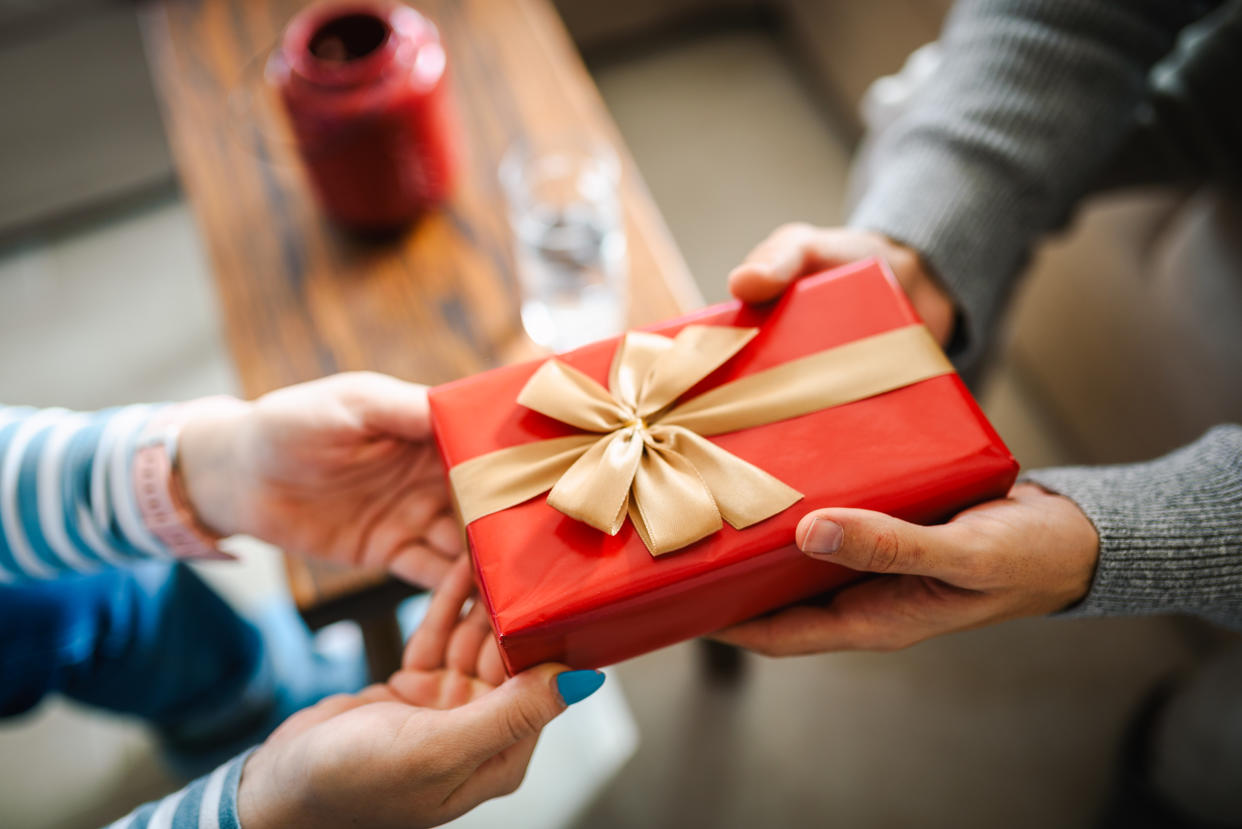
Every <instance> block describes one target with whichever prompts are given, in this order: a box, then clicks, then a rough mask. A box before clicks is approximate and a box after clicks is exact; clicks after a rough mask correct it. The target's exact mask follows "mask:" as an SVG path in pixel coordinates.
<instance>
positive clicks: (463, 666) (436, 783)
mask: <svg viewBox="0 0 1242 829" xmlns="http://www.w3.org/2000/svg"><path fill="white" fill-rule="evenodd" d="M473 587H474V585H473V583H472V581H471V575H470V564H469V560H468V559H466V558H464V557H463V558H462V560H461V561H460V562H459V563H458V564H457V565H455V567H454V568H453V569H452V570H451V571H450V572H449V574H448V575H447V576H446V577H445V579H444V581H443V583H442V584H441V586H440V588H439V589H438V590H437V592H436V594H435V596H434V597H433V598H432V601H431V605H430V607H429V608H428V611H427V616H426V618H425V619H424V621H423V623H422V625H421V626H420V627H419V629H418V631H417V632H416V633H415V634H414V636H413V637H412V638H411V640H410V642H409V645H408V646H407V648H406V653H405V660H404V667H403V668H402V669H401V670H400V671H399V672H397V673H396V674H394V675H393V677H392V678H391V679H390V680H389V681H388V682H387V683H385V684H383V685H373V686H371V687H370V688H367V689H366V690H364V691H362V692H361V693H359V694H356V695H350V696H336V697H329V698H328V699H326V700H324V701H322V702H320V703H319V704H318V705H316V706H314V707H313V708H308V709H307V710H305V711H302V712H301V713H299V714H296V715H294V716H293V717H291V718H289V719H288V720H287V721H286V722H285V723H284V725H282V726H281V727H280V728H279V729H277V730H276V732H275V733H273V734H272V736H271V737H269V738H268V739H267V742H265V743H264V744H263V745H262V746H260V747H259V748H258V750H256V751H255V753H254V754H252V755H251V756H250V758H249V759H248V760H247V761H246V765H245V768H244V769H243V771H242V777H241V783H240V787H239V790H238V811H239V814H240V817H241V823H242V825H243V826H245V827H246V829H269V828H271V827H287V826H296V827H298V829H318V828H319V827H324V829H328V828H329V827H330V828H331V829H337V827H341V826H368V827H375V829H385V827H401V829H410V827H420V826H436V825H439V824H441V823H443V822H445V821H448V820H452V819H453V818H455V817H457V816H458V815H461V814H463V813H465V812H467V811H469V810H470V809H472V808H474V807H475V806H477V805H478V804H480V803H482V802H483V801H485V800H488V799H490V798H493V797H496V796H498V795H503V794H508V793H509V792H512V791H513V790H515V789H516V788H517V787H518V785H519V784H520V783H521V782H522V777H523V775H524V774H525V772H526V766H527V763H529V762H530V757H531V753H532V752H533V751H534V749H535V741H536V740H537V739H538V736H539V732H540V731H541V730H542V729H543V727H544V726H545V725H547V724H548V723H549V722H550V721H551V720H552V719H553V718H554V717H556V716H557V715H558V714H559V713H560V712H561V711H563V710H564V709H565V705H566V700H567V699H568V700H569V701H570V702H574V701H577V700H578V699H581V698H583V697H584V696H586V695H587V694H589V693H590V692H592V691H594V690H595V689H596V688H598V687H599V685H600V683H602V682H603V674H599V673H597V672H595V671H567V670H566V668H565V667H564V666H560V665H550V664H549V665H541V666H539V667H537V668H532V669H531V670H529V671H525V672H523V673H521V674H518V675H517V676H515V677H513V678H511V679H509V680H507V681H504V671H503V669H502V668H501V665H500V660H499V656H498V653H497V651H496V644H495V640H494V638H492V636H491V634H490V630H489V629H488V627H487V620H486V618H485V616H484V615H483V613H482V610H481V605H477V604H476V605H475V607H474V608H472V609H471V611H470V613H468V614H466V616H465V617H464V618H462V617H461V608H462V605H463V604H464V603H465V602H466V600H467V599H468V598H469V597H470V595H471V593H472V591H473ZM584 691H585V692H584Z"/></svg>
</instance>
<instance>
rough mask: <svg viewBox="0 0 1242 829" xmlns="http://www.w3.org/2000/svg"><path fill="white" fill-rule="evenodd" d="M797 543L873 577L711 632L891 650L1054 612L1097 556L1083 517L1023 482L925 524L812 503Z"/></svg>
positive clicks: (738, 640) (794, 644)
mask: <svg viewBox="0 0 1242 829" xmlns="http://www.w3.org/2000/svg"><path fill="white" fill-rule="evenodd" d="M797 541H798V546H799V547H800V548H802V551H803V552H804V553H805V554H806V555H808V556H810V557H811V558H815V559H819V560H822V561H824V562H833V563H836V564H840V565H843V566H845V567H849V568H851V569H853V570H858V571H860V572H864V573H875V574H877V575H875V576H874V577H872V578H868V579H866V580H865V581H861V582H858V583H856V584H853V585H850V586H848V587H845V588H843V589H842V590H840V591H839V592H837V593H835V594H834V595H832V596H831V598H830V599H829V600H828V601H827V603H826V604H818V605H812V604H808V605H799V606H795V607H792V608H789V609H786V610H782V611H778V612H777V613H775V614H773V615H770V616H766V617H761V618H759V619H755V620H752V621H749V622H743V623H742V624H740V625H735V626H733V627H731V628H726V629H725V630H723V631H721V632H719V633H718V634H716V637H715V638H717V639H720V640H721V641H724V642H729V643H732V644H734V645H739V646H741V647H745V648H749V649H751V650H755V651H758V652H759V653H763V654H767V655H769V656H793V655H797V654H808V653H822V652H827V651H841V650H881V651H886V650H895V649H898V648H904V647H907V646H909V645H913V644H914V643H916V642H921V641H922V640H924V639H929V638H931V637H933V636H939V635H940V634H944V633H951V632H953V631H959V630H967V629H969V628H975V627H981V626H983V625H988V624H992V623H995V622H1000V621H1003V620H1005V619H1013V618H1017V617H1020V616H1038V615H1044V614H1048V613H1053V612H1055V611H1058V610H1062V609H1064V608H1065V607H1068V606H1069V605H1071V604H1073V603H1075V602H1077V601H1078V600H1079V599H1081V598H1082V597H1083V596H1084V595H1086V593H1087V589H1088V588H1089V587H1090V584H1091V577H1092V574H1093V572H1094V569H1095V562H1096V559H1097V558H1098V557H1099V536H1098V534H1097V533H1096V531H1095V527H1094V526H1093V525H1092V524H1091V521H1090V520H1089V519H1088V518H1087V516H1086V515H1084V514H1083V513H1082V511H1081V510H1080V509H1079V508H1078V507H1077V505H1075V504H1074V502H1073V501H1070V500H1069V499H1068V498H1063V497H1061V496H1059V495H1052V494H1050V493H1048V492H1046V491H1045V490H1043V489H1041V488H1040V487H1037V486H1035V485H1033V484H1018V485H1017V486H1015V487H1014V488H1013V489H1012V490H1011V491H1010V493H1009V496H1008V497H1007V498H1003V499H1000V500H996V501H989V502H988V503H985V504H980V505H978V506H976V507H972V508H970V509H968V510H966V511H965V512H962V513H959V514H958V515H956V516H954V518H953V519H952V520H951V521H949V522H948V523H947V524H942V525H938V526H932V527H923V526H919V525H917V524H909V523H907V522H905V521H901V520H899V519H896V518H892V517H890V516H887V515H884V514H882V513H878V512H871V511H869V510H859V509H822V510H815V511H814V512H810V513H807V515H806V516H804V517H803V519H802V521H801V522H800V523H799V524H798V530H797Z"/></svg>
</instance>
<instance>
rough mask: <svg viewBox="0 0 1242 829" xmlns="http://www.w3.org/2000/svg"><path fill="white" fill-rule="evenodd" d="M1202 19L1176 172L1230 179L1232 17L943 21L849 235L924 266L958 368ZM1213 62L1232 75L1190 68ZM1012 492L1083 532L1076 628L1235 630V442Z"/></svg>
mask: <svg viewBox="0 0 1242 829" xmlns="http://www.w3.org/2000/svg"><path fill="white" fill-rule="evenodd" d="M1209 14H1210V17H1206V18H1205V15H1209ZM1202 18H1205V19H1203V20H1202V21H1201V22H1200V24H1199V25H1202V26H1204V27H1205V28H1206V29H1208V31H1209V34H1208V35H1207V36H1206V37H1204V38H1203V40H1202V41H1201V46H1202V47H1203V49H1202V50H1201V53H1200V55H1199V57H1198V58H1197V59H1196V60H1191V61H1186V62H1185V63H1186V64H1187V67H1189V70H1191V71H1187V72H1184V73H1182V74H1183V75H1185V76H1187V77H1186V78H1183V85H1184V86H1185V85H1187V84H1188V85H1190V92H1191V93H1198V94H1197V96H1196V95H1195V94H1191V95H1183V96H1182V97H1183V98H1186V99H1190V100H1192V101H1194V100H1197V101H1198V105H1197V106H1194V107H1192V109H1193V110H1195V112H1193V113H1190V114H1194V115H1196V120H1195V121H1194V123H1197V124H1200V125H1202V129H1200V130H1199V133H1198V134H1196V135H1193V136H1191V137H1190V140H1187V141H1186V142H1184V143H1185V145H1186V146H1185V147H1184V148H1183V149H1184V150H1185V152H1183V153H1182V155H1181V157H1182V159H1183V160H1184V161H1186V162H1187V164H1186V167H1187V169H1197V170H1198V171H1199V172H1202V173H1205V174H1213V175H1218V176H1219V175H1230V174H1231V173H1232V172H1234V171H1236V170H1237V169H1239V168H1242V141H1239V140H1237V138H1238V136H1237V135H1230V134H1229V130H1230V129H1231V128H1236V127H1237V125H1238V123H1239V119H1240V118H1242V115H1239V113H1242V103H1240V100H1242V99H1239V97H1238V95H1239V90H1240V89H1242V2H1233V3H1224V4H1222V3H1212V2H1195V1H1194V0H1167V2H1160V0H1128V2H1122V1H1121V0H1111V2H1110V0H970V1H969V2H959V4H958V6H957V7H956V8H955V9H954V12H953V14H952V15H951V16H950V19H949V22H948V24H947V26H946V28H945V32H944V34H943V36H942V38H941V43H942V45H943V54H944V60H943V63H942V64H941V66H940V67H939V68H938V69H937V70H936V73H935V74H934V75H933V77H932V78H931V80H930V81H929V82H928V85H927V88H925V89H922V90H920V93H919V95H918V100H917V102H916V103H915V104H914V105H913V106H912V107H911V108H910V109H909V110H908V111H907V112H906V113H904V114H903V115H902V116H901V117H900V118H899V119H898V120H897V121H895V122H894V123H893V124H892V125H891V126H890V127H889V128H888V129H886V130H885V131H884V133H883V134H881V135H880V136H878V137H877V139H876V143H875V149H874V155H873V156H872V159H871V162H870V163H871V169H872V179H871V181H870V183H869V185H868V187H867V189H866V191H865V192H864V193H863V194H862V198H861V200H860V201H859V203H858V205H857V207H856V209H855V211H854V213H853V215H852V216H851V218H850V224H851V225H853V226H855V227H860V228H866V229H870V230H876V231H879V232H882V233H885V234H887V235H888V236H891V237H892V238H894V239H897V240H899V241H901V242H904V243H906V244H908V245H910V246H911V247H913V248H915V249H916V250H919V251H920V252H922V254H923V255H924V257H925V258H926V260H927V262H928V263H929V264H930V266H931V267H932V269H933V270H934V271H935V272H936V273H937V275H938V276H939V277H940V278H941V280H942V281H943V283H944V284H945V285H946V287H947V288H948V289H949V291H950V292H951V293H952V294H953V296H954V298H955V300H956V302H957V304H958V307H959V309H960V311H961V323H960V325H959V329H960V330H959V332H958V335H957V338H956V339H955V347H956V351H955V353H954V354H953V356H954V358H955V359H956V360H958V362H959V364H965V365H969V364H971V363H972V362H973V361H974V360H975V359H976V358H977V357H978V355H979V354H980V353H981V352H982V351H983V350H984V349H985V348H986V347H987V345H988V343H989V341H990V339H991V337H992V333H993V328H994V323H995V320H996V317H997V316H998V313H999V311H1000V310H1001V308H1002V306H1003V304H1004V302H1005V300H1006V298H1007V296H1008V295H1009V293H1010V290H1011V287H1012V284H1013V282H1014V279H1015V277H1016V275H1017V274H1018V273H1019V271H1020V270H1021V268H1022V266H1023V265H1024V264H1025V262H1026V260H1027V258H1028V257H1029V254H1030V251H1031V249H1032V247H1033V246H1034V245H1035V244H1036V243H1037V242H1038V241H1039V240H1040V239H1041V237H1042V236H1043V235H1044V234H1045V233H1047V232H1048V231H1050V230H1053V229H1055V228H1056V227H1058V226H1059V225H1060V224H1061V223H1063V222H1064V221H1065V219H1066V217H1067V216H1068V215H1069V214H1070V212H1071V211H1072V209H1073V206H1074V204H1075V202H1077V201H1078V200H1079V199H1080V198H1081V197H1082V196H1083V195H1084V194H1085V193H1086V192H1087V190H1088V189H1089V188H1090V186H1091V184H1092V183H1093V182H1096V181H1099V180H1100V178H1101V176H1102V172H1103V170H1104V169H1105V168H1106V167H1107V166H1108V165H1109V163H1110V161H1112V160H1113V159H1114V157H1115V156H1116V155H1117V154H1118V151H1119V149H1120V148H1121V146H1122V144H1123V141H1125V140H1126V138H1127V136H1128V135H1129V134H1131V133H1132V131H1133V126H1134V124H1135V121H1136V117H1137V116H1138V115H1139V114H1141V113H1143V112H1147V113H1150V111H1151V108H1152V106H1153V102H1154V101H1156V100H1157V99H1158V98H1159V97H1160V95H1161V93H1162V92H1167V91H1168V90H1167V89H1164V90H1162V89H1160V88H1159V87H1160V84H1163V83H1166V81H1161V82H1160V83H1159V84H1157V83H1156V82H1154V81H1153V80H1152V78H1153V77H1157V76H1153V74H1152V72H1151V70H1152V67H1153V66H1154V65H1155V64H1156V63H1157V62H1159V61H1162V60H1164V59H1166V58H1168V57H1169V56H1170V54H1171V53H1173V51H1174V47H1175V44H1176V42H1177V38H1178V35H1179V33H1181V32H1182V30H1183V29H1184V28H1185V27H1187V26H1188V25H1190V24H1192V23H1194V22H1195V21H1196V20H1200V19H1202ZM1229 61H1232V62H1233V64H1232V68H1233V69H1234V70H1239V71H1233V72H1225V73H1222V71H1219V69H1215V70H1214V71H1207V70H1205V67H1208V68H1213V67H1219V66H1221V65H1222V62H1223V63H1224V64H1225V65H1228V62H1229ZM1166 74H1167V73H1166ZM1180 91H1182V92H1185V91H1186V89H1184V88H1183V89H1181V90H1180ZM1226 93H1227V94H1226ZM1215 110H1220V113H1217V112H1215ZM1217 116H1219V117H1217ZM1177 120H1178V122H1179V123H1181V124H1186V123H1190V121H1189V120H1188V116H1186V117H1180V118H1178V119H1177ZM1230 164H1232V165H1234V166H1233V167H1232V168H1229V165H1230ZM1223 168H1227V169H1223ZM1238 380H1239V382H1242V378H1238ZM1118 416H1122V413H1120V412H1119V413H1118ZM1028 477H1029V479H1030V480H1033V481H1035V482H1037V483H1039V484H1041V485H1043V486H1045V487H1047V488H1048V489H1051V490H1053V491H1056V492H1060V493H1062V494H1064V495H1067V496H1068V497H1070V498H1072V499H1073V500H1074V501H1075V502H1077V503H1078V505H1079V506H1080V507H1082V509H1083V511H1084V512H1086V514H1087V515H1088V517H1090V519H1091V520H1092V522H1094V524H1095V526H1096V529H1097V530H1098V531H1099V534H1100V560H1099V564H1098V565H1097V568H1096V573H1095V577H1094V581H1093V584H1092V586H1091V590H1090V592H1089V593H1088V595H1087V597H1086V599H1085V600H1084V601H1083V602H1082V603H1081V604H1080V605H1079V606H1078V607H1077V608H1075V610H1074V612H1077V613H1084V614H1136V613H1162V612H1188V613H1194V614H1197V615H1199V616H1202V617H1204V618H1208V619H1212V620H1214V621H1217V622H1219V623H1222V624H1225V625H1227V626H1229V627H1233V628H1236V629H1242V428H1240V427H1238V426H1222V427H1217V428H1216V429H1213V430H1211V431H1210V432H1208V433H1207V434H1206V435H1204V436H1203V437H1202V438H1201V439H1200V440H1199V441H1197V442H1196V443H1194V444H1192V445H1191V446H1189V447H1186V448H1183V449H1181V450H1178V451H1177V452H1174V453H1172V454H1170V455H1168V456H1166V457H1164V458H1160V459H1158V460H1155V461H1151V462H1148V463H1142V464H1135V465H1130V466H1115V467H1094V468H1088V467H1076V468H1066V469H1051V470H1043V471H1040V472H1035V473H1032V474H1030V475H1029V476H1028Z"/></svg>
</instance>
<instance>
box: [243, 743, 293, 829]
mask: <svg viewBox="0 0 1242 829" xmlns="http://www.w3.org/2000/svg"><path fill="white" fill-rule="evenodd" d="M270 751H272V749H271V746H269V745H266V744H264V745H260V746H259V747H258V748H257V749H255V750H254V752H252V753H251V755H250V756H249V757H247V758H246V762H245V764H244V765H243V766H242V772H241V779H240V780H238V783H237V820H238V822H239V823H240V824H241V826H242V827H243V829H276V827H281V826H294V825H297V824H295V823H291V822H289V821H287V820H285V818H284V817H283V816H282V815H281V809H280V804H279V802H278V796H277V795H275V794H274V792H278V791H279V787H278V786H273V785H272V784H271V778H272V774H273V769H272V765H271V762H270V759H271V758H270V757H269V752H270Z"/></svg>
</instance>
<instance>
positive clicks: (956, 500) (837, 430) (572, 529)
mask: <svg viewBox="0 0 1242 829" xmlns="http://www.w3.org/2000/svg"><path fill="white" fill-rule="evenodd" d="M604 378H607V382H608V386H607V388H605V387H604V385H603V384H602V383H601V382H600V381H601V380H604ZM431 403H432V413H433V418H434V421H435V425H436V434H437V440H438V441H439V443H440V447H441V450H442V452H443V455H444V458H445V463H446V465H447V466H448V467H449V469H450V480H451V482H452V485H453V490H454V494H455V497H456V498H457V500H458V506H459V510H460V512H461V514H462V517H463V519H464V520H465V521H466V522H467V525H468V526H467V532H468V536H469V540H470V545H471V550H472V555H473V556H474V562H475V566H476V570H477V574H478V578H479V582H480V585H481V588H482V592H483V595H484V598H485V600H486V602H487V605H488V609H489V612H490V613H491V616H492V621H493V626H494V629H495V631H496V633H497V636H498V638H499V640H500V644H501V647H502V651H503V652H504V656H505V659H506V663H507V665H508V667H509V668H510V670H520V669H521V668H522V667H523V666H526V665H530V664H534V663H536V662H540V661H545V660H549V659H555V660H559V661H564V662H567V663H568V664H571V665H575V666H596V665H602V664H607V663H609V662H613V661H617V660H619V659H623V658H626V657H629V656H633V655H636V654H638V653H641V652H643V651H646V650H650V649H653V648H655V647H660V646H663V645H667V644H671V643H673V642H675V641H678V640H680V639H683V638H687V637H689V636H694V635H699V634H702V633H706V632H709V631H712V630H715V629H718V628H720V627H722V626H724V625H727V624H731V623H733V622H737V621H740V620H742V619H745V618H749V617H750V616H753V615H754V614H756V613H759V612H762V611H765V610H770V609H772V608H774V607H777V606H780V605H783V604H786V603H788V602H790V601H794V600H796V599H798V598H804V597H806V596H809V595H813V594H815V593H818V592H822V591H823V590H825V589H828V588H830V587H832V586H835V585H837V584H840V583H842V582H844V581H846V580H848V579H849V578H851V577H852V573H851V572H850V571H847V570H845V569H844V568H839V567H834V566H832V565H825V564H818V563H816V562H811V561H808V560H806V559H804V558H803V557H802V556H801V554H800V553H798V552H797V550H796V548H794V547H793V546H792V542H793V528H794V526H795V525H796V523H797V520H798V518H799V517H800V515H801V512H800V511H799V512H796V513H795V512H794V511H791V510H789V509H787V508H788V507H789V506H790V505H792V504H793V503H795V502H797V501H798V500H799V498H800V497H803V496H804V497H805V506H806V507H807V508H808V509H809V508H814V507H818V506H827V505H830V504H831V505H838V506H839V505H846V506H867V507H871V508H875V509H884V510H886V511H889V512H893V513H895V514H898V515H901V516H903V517H907V518H911V519H915V520H932V519H935V518H938V517H941V516H943V515H945V514H947V513H948V512H951V511H953V510H954V509H957V508H960V507H962V506H965V505H966V504H968V503H971V502H974V501H977V500H979V499H981V498H985V497H988V496H993V495H998V494H1001V493H1003V492H1004V491H1005V490H1006V489H1007V488H1008V486H1009V484H1011V483H1012V481H1013V478H1014V476H1015V474H1016V465H1015V464H1014V462H1013V459H1012V458H1011V457H1010V456H1009V453H1008V451H1007V450H1006V449H1005V448H1004V446H1003V445H1002V444H1001V443H1000V440H999V438H998V437H997V436H996V434H995V433H994V432H993V431H992V429H991V428H990V426H989V425H988V424H987V422H986V420H985V419H984V418H983V416H982V414H981V413H980V412H979V410H978V407H977V406H976V405H975V403H974V401H973V400H972V399H971V398H970V396H969V394H968V393H967V392H966V390H965V388H964V387H963V386H962V384H961V381H960V380H959V379H958V378H957V377H956V375H955V374H953V373H952V368H951V367H950V366H949V364H948V362H947V361H946V360H945V359H944V357H943V355H942V354H941V353H940V351H939V349H938V348H937V347H936V346H935V344H934V342H932V341H931V339H930V337H929V336H928V335H927V333H926V331H925V329H923V327H922V326H921V325H920V324H919V323H918V320H917V318H915V316H914V314H913V312H912V311H911V310H910V307H909V305H908V303H907V302H906V301H905V299H904V297H903V296H902V294H901V292H900V289H898V288H897V287H896V285H895V284H894V283H893V281H892V278H891V276H889V275H887V273H886V272H885V270H884V268H883V266H882V265H880V264H878V263H875V262H868V263H862V264H861V265H856V266H851V267H849V268H844V269H840V270H838V271H834V272H832V273H829V274H825V275H822V276H820V277H815V278H812V279H809V280H805V281H803V282H802V283H800V284H799V285H798V286H796V287H795V288H794V289H793V290H792V291H791V292H790V293H789V294H788V295H787V296H786V297H785V298H784V299H783V300H782V301H781V302H780V303H778V304H776V305H774V306H771V307H768V308H762V309H755V308H744V307H742V306H740V305H738V304H730V305H723V306H718V307H716V308H712V309H707V310H705V311H702V312H699V313H698V314H695V315H692V316H691V317H687V318H684V319H682V320H677V321H673V322H670V323H666V324H664V325H661V326H657V327H656V328H655V329H653V330H652V331H651V332H649V333H631V334H630V335H627V337H626V338H625V339H624V340H623V341H621V342H618V341H616V340H613V341H609V342H605V343H597V344H594V345H591V346H587V347H586V348H583V349H579V350H578V351H575V352H571V353H569V354H567V355H564V356H563V357H561V358H559V359H558V360H552V361H547V362H544V363H542V364H526V365H521V366H511V367H506V368H502V369H498V370H495V371H492V372H488V373H486V374H483V375H479V376H477V377H473V378H468V379H466V380H462V381H458V382H457V383H452V384H449V385H447V386H443V387H440V388H438V389H435V390H433V392H432V397H431ZM544 492H549V494H548V496H547V498H543V497H536V496H541V495H542V493H544ZM627 516H628V517H629V519H630V520H628V521H627V520H626V517H627ZM726 524H727V526H725V525H726Z"/></svg>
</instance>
